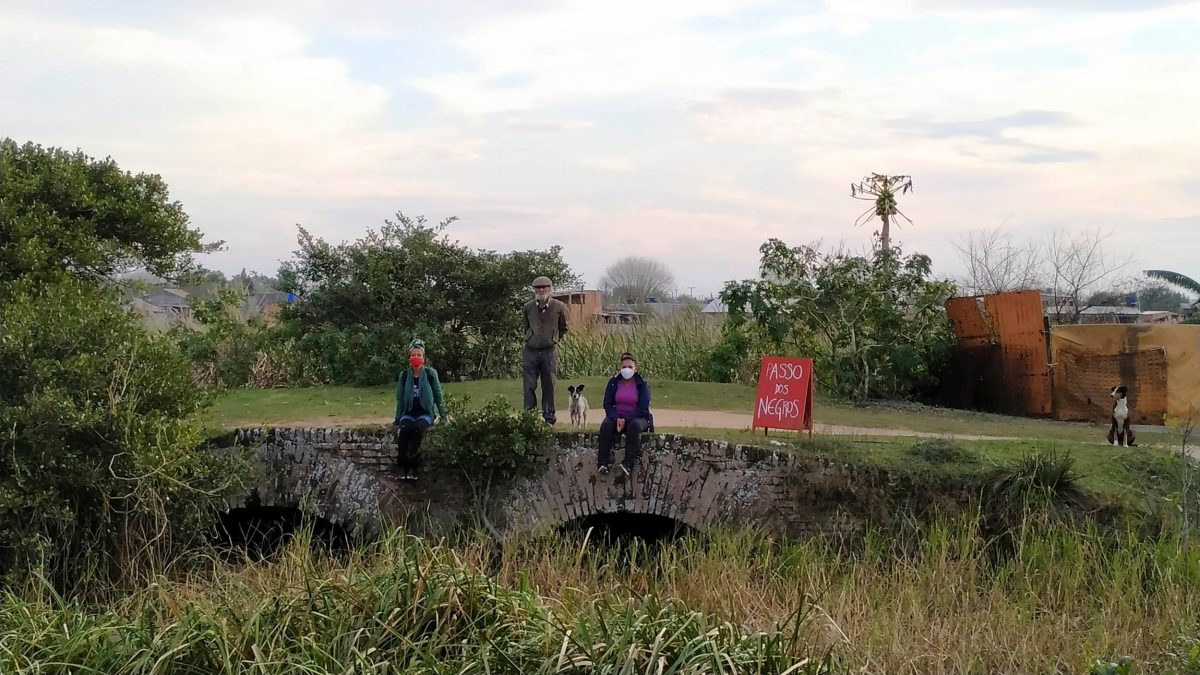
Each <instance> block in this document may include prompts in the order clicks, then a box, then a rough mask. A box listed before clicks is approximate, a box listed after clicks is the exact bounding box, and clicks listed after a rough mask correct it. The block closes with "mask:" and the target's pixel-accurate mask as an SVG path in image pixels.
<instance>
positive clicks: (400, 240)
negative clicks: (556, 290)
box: [279, 214, 574, 384]
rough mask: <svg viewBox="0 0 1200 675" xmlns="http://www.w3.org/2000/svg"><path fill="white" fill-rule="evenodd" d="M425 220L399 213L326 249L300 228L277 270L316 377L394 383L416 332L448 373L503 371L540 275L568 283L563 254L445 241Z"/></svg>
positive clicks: (293, 329)
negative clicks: (294, 246)
mask: <svg viewBox="0 0 1200 675" xmlns="http://www.w3.org/2000/svg"><path fill="white" fill-rule="evenodd" d="M454 220H455V219H453V218H452V219H450V220H447V221H445V222H443V223H441V224H439V225H436V226H433V225H428V224H426V221H425V219H424V218H416V219H412V218H408V217H407V216H405V215H404V214H397V216H396V220H395V221H391V220H388V221H385V222H384V225H383V226H382V227H381V228H380V229H379V230H371V231H368V232H367V234H366V236H364V237H363V238H362V239H359V240H358V241H355V242H352V243H343V244H339V245H336V246H335V245H332V244H329V243H328V242H325V241H324V240H321V239H319V238H315V237H313V236H312V235H310V234H309V233H308V232H307V231H305V230H304V229H303V228H301V229H300V236H299V244H300V248H299V250H298V251H296V253H295V254H294V257H293V259H292V260H289V261H287V262H285V263H284V264H283V265H282V266H281V268H280V271H279V278H280V290H282V291H287V292H290V293H294V294H295V295H296V297H297V302H295V303H292V304H290V305H288V306H287V307H285V308H284V311H283V314H282V317H283V319H284V323H285V330H287V331H289V334H291V335H292V336H294V337H295V338H296V339H298V340H299V343H300V345H301V347H302V348H303V349H304V351H306V352H308V353H310V354H312V355H313V358H314V359H316V361H317V362H319V363H320V364H321V367H322V368H323V371H324V372H323V373H322V374H321V379H324V380H326V381H333V382H352V383H356V384H379V383H382V382H387V381H390V380H392V379H393V378H394V377H395V375H396V371H397V369H398V368H399V367H400V365H401V364H403V363H404V362H405V361H406V360H407V352H408V350H407V346H408V343H409V341H410V340H411V339H412V337H413V336H414V335H420V336H422V337H423V338H424V339H425V341H426V344H427V349H428V352H429V355H430V359H431V362H436V365H437V367H438V369H439V370H441V371H442V372H443V373H446V374H451V375H469V376H472V377H484V376H492V377H495V376H505V375H509V374H511V373H513V372H515V370H516V369H517V368H518V367H519V360H518V353H519V349H520V343H521V337H522V336H521V307H522V306H523V305H524V304H525V303H526V302H528V301H529V299H530V298H532V295H531V292H530V290H529V283H530V282H531V281H532V280H533V278H534V277H536V276H539V275H546V276H548V277H550V278H551V279H554V281H555V282H556V283H558V284H559V285H562V286H566V285H569V284H571V283H574V276H573V275H572V274H571V271H570V268H569V267H568V266H567V264H566V263H565V262H564V261H563V259H562V250H561V248H560V247H558V246H555V247H552V248H550V249H547V250H531V251H514V252H511V253H497V252H495V251H488V250H481V249H473V248H469V247H467V246H464V245H462V244H460V243H459V242H457V241H453V240H451V239H450V238H449V237H447V236H446V230H447V228H448V227H449V226H450V224H451V223H452V222H454Z"/></svg>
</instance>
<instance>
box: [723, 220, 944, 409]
mask: <svg viewBox="0 0 1200 675" xmlns="http://www.w3.org/2000/svg"><path fill="white" fill-rule="evenodd" d="M760 252H761V254H762V256H761V258H762V260H761V273H760V278H759V279H756V280H749V281H742V282H730V283H728V284H726V286H725V290H724V291H722V292H721V299H722V301H723V302H724V303H725V305H726V306H727V307H728V308H729V317H728V321H729V322H730V323H731V324H732V326H733V327H734V328H743V327H746V326H752V327H753V330H755V331H756V333H757V334H758V335H761V336H762V344H763V346H764V347H766V348H769V349H770V350H771V351H772V352H773V353H775V354H778V355H780V356H810V357H812V358H813V359H814V361H815V363H814V367H815V372H816V375H817V378H818V379H817V385H818V386H820V387H821V388H822V389H823V390H825V391H827V392H828V393H830V394H833V395H835V396H844V397H846V398H851V399H867V398H896V397H905V396H911V395H913V394H914V393H917V392H919V391H922V390H925V389H928V388H930V387H931V386H932V385H933V384H934V383H935V382H936V380H937V377H938V375H939V373H941V372H942V363H944V361H945V359H946V358H947V355H948V347H949V346H950V345H951V344H953V339H954V335H953V331H952V330H951V328H950V323H949V321H948V320H947V319H946V315H945V311H944V309H943V305H944V303H945V301H946V299H947V298H949V297H950V295H951V294H952V293H953V290H954V288H953V285H952V284H950V283H949V282H945V281H939V280H936V279H932V278H931V275H932V272H931V264H932V263H931V261H930V259H929V257H928V256H925V255H921V254H914V255H910V256H907V257H904V256H903V255H902V254H901V252H900V249H899V248H891V249H887V250H881V251H877V252H876V253H875V254H874V255H873V256H871V257H865V256H855V255H850V254H848V253H846V252H845V251H833V252H827V251H821V250H820V249H818V248H816V247H813V246H798V247H789V246H788V245H787V244H785V243H784V242H782V241H779V240H777V239H772V240H770V241H768V242H767V243H765V244H763V245H762V247H761V249H760Z"/></svg>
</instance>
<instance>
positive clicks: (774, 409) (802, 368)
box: [753, 356, 813, 436]
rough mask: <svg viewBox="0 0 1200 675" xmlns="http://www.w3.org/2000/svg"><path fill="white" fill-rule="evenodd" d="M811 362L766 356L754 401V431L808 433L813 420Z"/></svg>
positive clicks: (808, 360)
mask: <svg viewBox="0 0 1200 675" xmlns="http://www.w3.org/2000/svg"><path fill="white" fill-rule="evenodd" d="M812 405H813V378H812V359H789V358H784V357H780V356H764V357H763V360H762V367H761V369H760V370H759V373H758V396H756V397H755V401H754V427H753V428H754V429H758V428H759V427H762V430H763V435H764V436H765V435H767V432H768V430H770V429H792V430H795V431H804V430H806V429H807V430H808V435H809V436H812V430H813V420H812V417H813V415H812Z"/></svg>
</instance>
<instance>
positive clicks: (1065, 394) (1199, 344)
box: [1050, 324, 1200, 424]
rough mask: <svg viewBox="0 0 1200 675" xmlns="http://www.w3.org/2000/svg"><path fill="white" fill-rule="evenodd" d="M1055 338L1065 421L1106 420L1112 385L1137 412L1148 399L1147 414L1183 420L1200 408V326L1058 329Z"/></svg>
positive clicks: (1058, 397) (1059, 410)
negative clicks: (1118, 387)
mask: <svg viewBox="0 0 1200 675" xmlns="http://www.w3.org/2000/svg"><path fill="white" fill-rule="evenodd" d="M1050 338H1051V341H1050V344H1051V350H1052V352H1053V354H1052V357H1051V360H1052V361H1053V362H1054V364H1055V366H1054V373H1055V375H1054V377H1055V379H1054V385H1055V392H1054V398H1055V404H1056V405H1055V408H1056V410H1055V417H1058V418H1059V419H1088V420H1092V421H1099V422H1106V421H1107V419H1106V417H1107V411H1108V410H1110V409H1111V406H1112V402H1111V400H1108V398H1107V395H1108V387H1112V386H1116V385H1118V384H1123V385H1125V386H1126V387H1129V389H1130V399H1131V403H1132V405H1133V406H1134V408H1135V409H1136V408H1137V406H1138V405H1139V398H1140V399H1142V400H1144V402H1145V403H1146V406H1144V407H1143V410H1142V412H1143V413H1150V412H1151V410H1146V409H1145V408H1147V407H1148V408H1151V409H1152V411H1153V413H1154V414H1155V415H1156V416H1157V415H1158V414H1161V413H1165V414H1166V416H1167V417H1176V418H1179V417H1186V416H1187V415H1189V414H1190V413H1191V411H1194V410H1196V409H1197V407H1200V326H1191V325H1188V326H1180V325H1165V326H1164V325H1119V324H1118V325H1081V326H1055V327H1053V328H1052V329H1051V332H1050ZM1089 364H1090V365H1089ZM1164 365H1165V368H1164V367H1163V366H1164ZM1164 370H1165V373H1164V372H1163V371H1164ZM1109 380H1114V381H1112V382H1109ZM1118 380H1119V381H1118ZM1126 380H1131V381H1126ZM1164 382H1165V387H1166V391H1165V392H1162V391H1158V389H1159V388H1161V387H1162V386H1163V384H1164ZM1093 390H1097V391H1093ZM1163 408H1165V410H1163ZM1144 422H1146V423H1150V424H1161V423H1162V420H1152V419H1146V420H1144Z"/></svg>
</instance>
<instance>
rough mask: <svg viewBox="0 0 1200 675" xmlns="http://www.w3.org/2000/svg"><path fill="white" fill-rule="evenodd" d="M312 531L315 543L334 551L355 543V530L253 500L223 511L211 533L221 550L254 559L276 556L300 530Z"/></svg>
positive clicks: (349, 546)
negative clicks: (351, 530) (242, 505)
mask: <svg viewBox="0 0 1200 675" xmlns="http://www.w3.org/2000/svg"><path fill="white" fill-rule="evenodd" d="M302 532H303V533H310V534H311V544H312V546H313V547H314V548H316V549H318V550H323V551H326V552H330V553H338V552H344V551H348V550H349V549H350V548H351V546H352V545H353V544H354V539H353V537H352V534H351V532H350V531H349V530H348V529H347V528H345V527H343V526H341V525H339V524H338V523H334V522H331V521H329V520H327V519H325V518H321V517H319V516H313V515H311V514H308V513H305V512H303V511H302V510H300V509H299V508H297V507H294V506H265V505H262V504H257V503H251V504H247V505H246V506H244V507H241V508H235V509H230V510H229V511H226V512H224V513H221V514H220V517H219V518H218V519H217V523H216V524H215V525H214V527H213V530H212V533H211V535H210V537H211V540H212V542H213V543H214V544H215V545H216V546H217V548H218V549H219V550H221V551H225V552H226V553H228V554H230V555H234V556H242V555H245V556H247V557H249V558H250V559H252V560H264V559H268V558H271V557H273V556H275V555H276V554H277V553H279V551H280V550H282V549H283V548H285V547H286V546H287V545H288V544H290V543H291V542H292V540H293V539H294V538H295V537H296V536H297V535H298V534H300V533H302Z"/></svg>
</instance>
